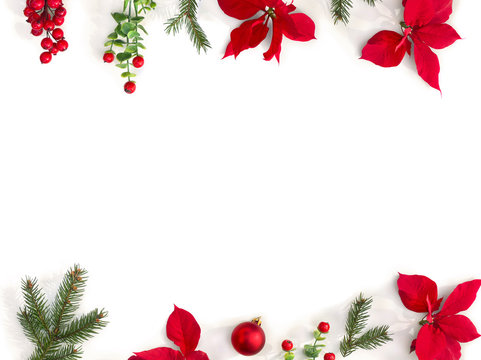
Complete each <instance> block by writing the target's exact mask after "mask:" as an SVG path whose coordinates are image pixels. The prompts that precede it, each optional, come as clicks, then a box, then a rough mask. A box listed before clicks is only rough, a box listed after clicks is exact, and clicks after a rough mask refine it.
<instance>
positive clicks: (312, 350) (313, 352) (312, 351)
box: [304, 345, 321, 358]
mask: <svg viewBox="0 0 481 360" xmlns="http://www.w3.org/2000/svg"><path fill="white" fill-rule="evenodd" d="M320 353H321V349H317V348H316V347H315V346H312V345H304V354H306V356H307V357H309V358H316V357H318V356H319V354H320Z"/></svg>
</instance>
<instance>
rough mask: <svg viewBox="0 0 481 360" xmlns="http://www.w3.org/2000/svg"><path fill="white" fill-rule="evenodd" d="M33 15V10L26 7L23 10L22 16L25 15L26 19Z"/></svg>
mask: <svg viewBox="0 0 481 360" xmlns="http://www.w3.org/2000/svg"><path fill="white" fill-rule="evenodd" d="M33 13H35V10H33V9H32V8H31V7H28V6H27V7H26V8H25V9H24V10H23V15H25V16H26V17H30V15H32V14H33Z"/></svg>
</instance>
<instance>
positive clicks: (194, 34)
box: [165, 0, 210, 53]
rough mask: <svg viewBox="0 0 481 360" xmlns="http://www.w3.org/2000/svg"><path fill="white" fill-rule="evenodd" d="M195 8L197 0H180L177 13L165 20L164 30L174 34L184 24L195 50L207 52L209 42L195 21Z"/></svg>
mask: <svg viewBox="0 0 481 360" xmlns="http://www.w3.org/2000/svg"><path fill="white" fill-rule="evenodd" d="M197 8H198V4H197V0H180V1H179V13H178V14H177V15H176V16H174V17H172V18H170V19H168V20H167V23H166V25H167V27H166V28H165V32H166V33H167V34H170V33H172V34H174V35H175V34H177V33H178V32H179V31H180V30H181V29H182V27H183V26H185V27H186V29H187V33H188V34H189V37H190V40H191V41H192V43H193V44H194V47H195V48H196V49H197V52H199V53H200V50H201V49H202V50H204V52H207V49H208V48H210V43H209V40H207V35H206V34H205V32H204V30H203V29H202V27H201V26H200V25H199V23H198V22H197Z"/></svg>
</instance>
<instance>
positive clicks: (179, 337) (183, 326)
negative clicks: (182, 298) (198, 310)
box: [129, 305, 209, 360]
mask: <svg viewBox="0 0 481 360" xmlns="http://www.w3.org/2000/svg"><path fill="white" fill-rule="evenodd" d="M167 337H168V338H169V339H170V340H172V341H173V342H174V344H175V345H177V346H178V347H179V348H180V351H179V350H174V349H171V348H168V347H159V348H155V349H152V350H147V351H142V352H138V353H134V354H135V355H133V356H131V357H130V358H129V360H209V357H208V356H207V354H206V353H205V352H203V351H199V350H195V349H196V347H197V344H198V343H199V339H200V326H199V324H198V323H197V321H196V320H195V318H194V317H193V316H192V314H191V313H189V312H188V311H185V310H184V309H181V308H178V307H177V306H175V305H174V311H173V312H172V314H170V316H169V319H168V320H167Z"/></svg>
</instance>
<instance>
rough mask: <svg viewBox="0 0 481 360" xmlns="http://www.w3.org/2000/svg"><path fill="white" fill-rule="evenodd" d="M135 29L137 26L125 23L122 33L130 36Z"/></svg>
mask: <svg viewBox="0 0 481 360" xmlns="http://www.w3.org/2000/svg"><path fill="white" fill-rule="evenodd" d="M134 29H135V25H134V24H132V23H129V22H126V23H123V24H122V32H123V33H124V34H128V33H129V32H130V31H132V30H134Z"/></svg>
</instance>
